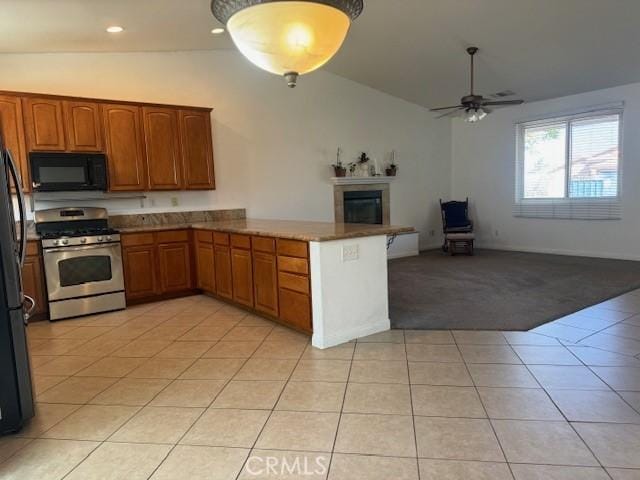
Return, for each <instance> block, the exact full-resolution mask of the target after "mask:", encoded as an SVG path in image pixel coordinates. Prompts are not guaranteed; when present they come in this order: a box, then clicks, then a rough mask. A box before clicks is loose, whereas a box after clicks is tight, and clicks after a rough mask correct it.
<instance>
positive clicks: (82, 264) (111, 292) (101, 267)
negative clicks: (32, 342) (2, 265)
mask: <svg viewBox="0 0 640 480" xmlns="http://www.w3.org/2000/svg"><path fill="white" fill-rule="evenodd" d="M35 222H36V231H37V232H38V233H39V234H40V237H41V239H42V253H43V258H44V271H45V277H46V280H47V291H48V298H49V315H50V318H51V320H59V319H62V318H71V317H78V316H81V315H88V314H91V313H98V312H107V311H112V310H121V309H123V308H125V295H124V277H123V274H122V250H121V247H120V235H119V233H118V231H117V230H113V229H111V228H109V224H108V215H107V211H106V209H104V208H92V207H88V208H52V209H49V210H39V211H37V212H35Z"/></svg>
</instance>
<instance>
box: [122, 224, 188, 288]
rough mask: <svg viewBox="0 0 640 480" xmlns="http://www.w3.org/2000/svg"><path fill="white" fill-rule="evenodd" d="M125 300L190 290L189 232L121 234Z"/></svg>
mask: <svg viewBox="0 0 640 480" xmlns="http://www.w3.org/2000/svg"><path fill="white" fill-rule="evenodd" d="M121 241H122V263H123V269H124V283H125V294H126V297H127V300H144V299H149V300H152V299H155V298H156V297H158V296H161V295H164V294H174V293H176V292H183V291H184V292H188V291H191V290H192V289H193V280H192V272H191V261H192V260H191V242H190V234H189V231H188V230H179V231H167V232H157V233H132V234H123V235H121Z"/></svg>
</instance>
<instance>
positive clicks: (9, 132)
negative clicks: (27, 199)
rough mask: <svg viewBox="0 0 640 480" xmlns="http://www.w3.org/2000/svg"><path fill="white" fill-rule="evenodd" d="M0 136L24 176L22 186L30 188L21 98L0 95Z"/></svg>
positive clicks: (27, 189)
mask: <svg viewBox="0 0 640 480" xmlns="http://www.w3.org/2000/svg"><path fill="white" fill-rule="evenodd" d="M0 137H2V140H3V141H4V145H5V148H7V149H8V150H9V151H10V152H11V156H12V157H13V161H14V162H15V163H16V166H17V167H18V170H19V171H20V176H21V177H22V178H21V179H22V188H23V189H24V190H25V191H27V192H28V191H29V190H30V186H31V182H30V180H29V163H28V159H27V149H26V145H25V138H24V123H23V118H22V105H21V104H20V98H18V97H11V96H7V95H0Z"/></svg>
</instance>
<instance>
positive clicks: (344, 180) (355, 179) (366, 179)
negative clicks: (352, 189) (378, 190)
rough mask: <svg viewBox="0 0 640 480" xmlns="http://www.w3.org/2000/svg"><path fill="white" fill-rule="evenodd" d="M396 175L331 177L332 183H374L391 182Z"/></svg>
mask: <svg viewBox="0 0 640 480" xmlns="http://www.w3.org/2000/svg"><path fill="white" fill-rule="evenodd" d="M395 179H396V177H386V176H384V177H383V176H379V177H331V182H333V184H334V185H375V184H380V183H391V182H393V181H394V180H395Z"/></svg>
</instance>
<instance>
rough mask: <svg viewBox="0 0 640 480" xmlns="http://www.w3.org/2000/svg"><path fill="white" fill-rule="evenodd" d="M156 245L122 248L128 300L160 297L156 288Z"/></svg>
mask: <svg viewBox="0 0 640 480" xmlns="http://www.w3.org/2000/svg"><path fill="white" fill-rule="evenodd" d="M156 263H157V262H156V248H155V245H153V244H151V245H140V246H131V247H123V248H122V268H123V270H124V288H125V294H126V297H127V300H135V299H139V298H148V297H153V296H155V295H158V294H159V292H158V288H157V286H156Z"/></svg>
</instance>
